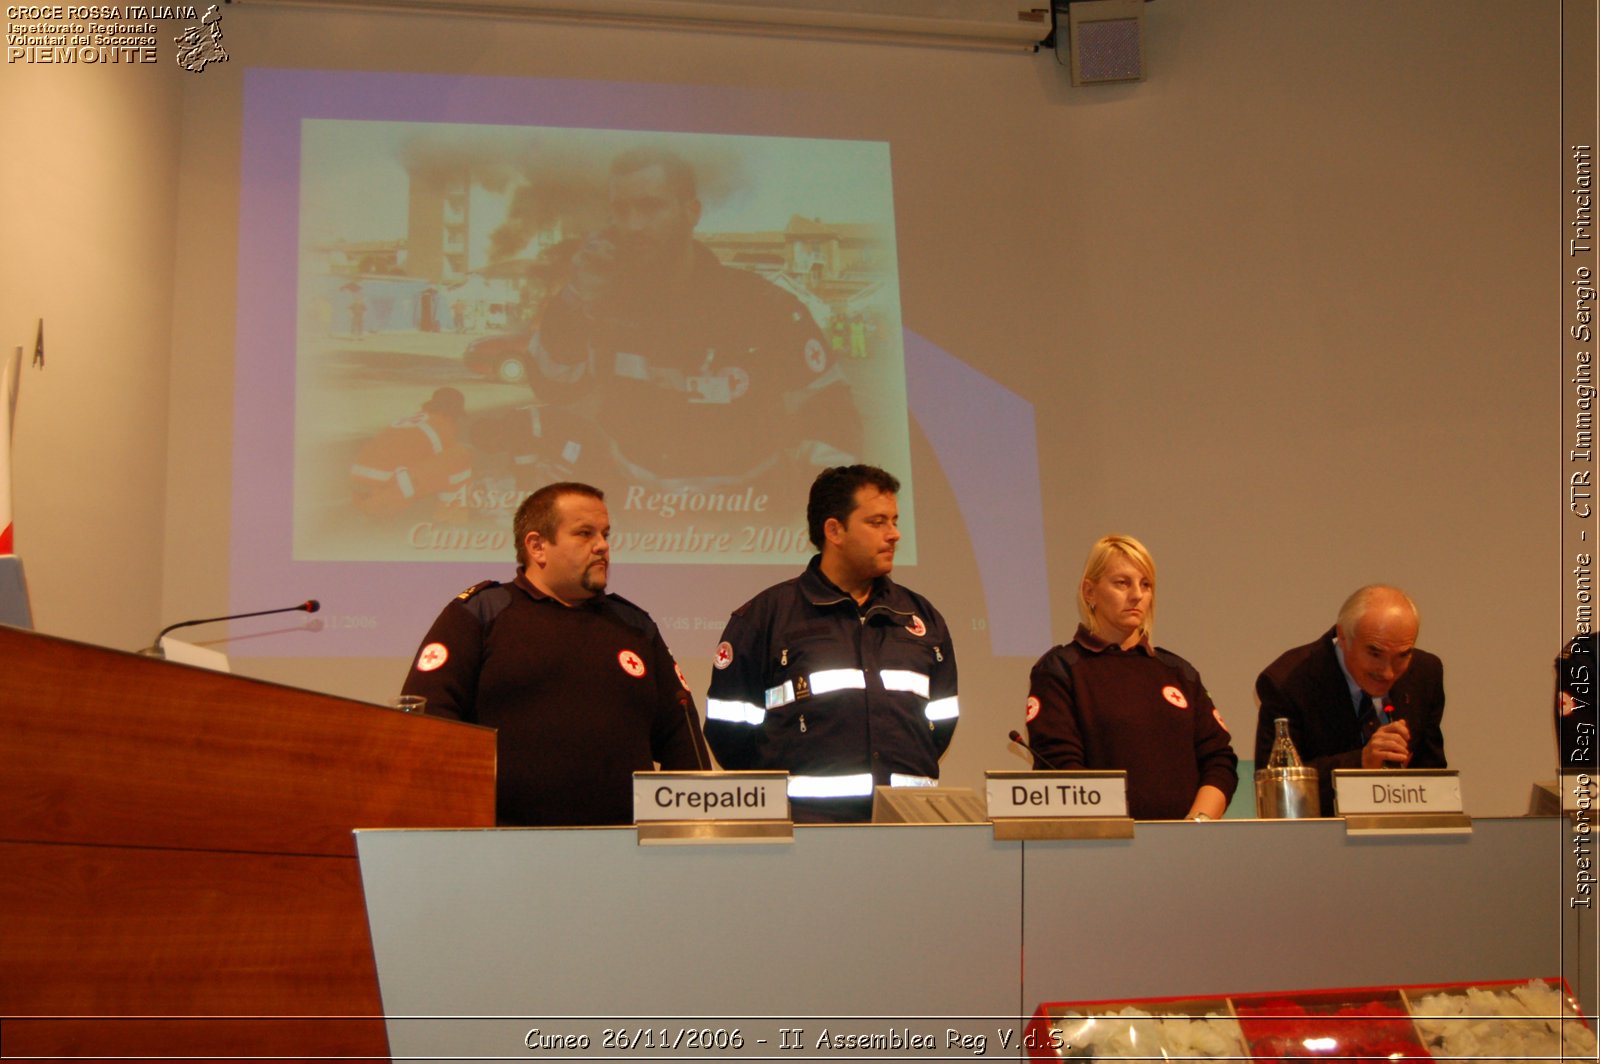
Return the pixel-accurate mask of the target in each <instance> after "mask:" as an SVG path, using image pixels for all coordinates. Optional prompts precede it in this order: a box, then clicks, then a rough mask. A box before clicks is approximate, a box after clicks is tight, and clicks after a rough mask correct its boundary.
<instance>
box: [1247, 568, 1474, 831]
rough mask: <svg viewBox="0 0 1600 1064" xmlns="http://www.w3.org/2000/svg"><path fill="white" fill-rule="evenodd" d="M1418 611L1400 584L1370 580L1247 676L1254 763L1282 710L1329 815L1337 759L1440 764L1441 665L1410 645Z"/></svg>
mask: <svg viewBox="0 0 1600 1064" xmlns="http://www.w3.org/2000/svg"><path fill="white" fill-rule="evenodd" d="M1419 624H1420V618H1419V616H1418V614H1417V607H1416V604H1415V603H1413V602H1412V601H1411V599H1410V598H1409V597H1408V596H1407V595H1406V593H1405V592H1403V591H1401V590H1400V589H1399V588H1395V587H1387V586H1385V585H1382V584H1373V585H1371V586H1368V587H1364V588H1362V589H1361V590H1359V591H1357V592H1356V593H1355V594H1353V595H1351V596H1350V597H1349V598H1348V599H1346V600H1345V604H1344V606H1343V607H1342V608H1341V609H1340V610H1339V622H1338V624H1336V625H1335V626H1334V627H1333V628H1332V629H1331V630H1329V631H1328V632H1326V633H1325V634H1324V635H1323V636H1322V637H1321V638H1320V639H1318V640H1317V641H1316V642H1314V643H1308V644H1306V645H1305V646H1302V647H1295V648H1294V649H1293V650H1290V651H1287V652H1285V653H1284V654H1283V655H1282V656H1281V657H1279V658H1278V660H1277V661H1274V662H1273V663H1272V664H1271V665H1268V666H1267V668H1266V670H1265V671H1264V672H1262V674H1261V675H1260V676H1259V677H1257V678H1256V696H1257V697H1258V698H1259V699H1260V700H1261V712H1260V715H1259V717H1258V718H1257V720H1256V764H1257V765H1258V766H1261V765H1265V764H1266V763H1267V756H1268V754H1269V753H1271V751H1272V739H1273V730H1274V729H1273V721H1274V720H1276V719H1277V718H1278V717H1285V718H1287V719H1288V721H1289V734H1290V735H1291V736H1292V737H1293V739H1294V744H1295V747H1296V748H1297V749H1298V750H1299V751H1300V758H1301V760H1302V761H1304V762H1305V763H1306V764H1307V765H1309V766H1310V767H1312V768H1315V769H1316V770H1317V775H1318V782H1319V785H1320V787H1321V790H1322V812H1323V814H1324V815H1328V816H1331V815H1332V814H1333V770H1334V769H1336V768H1383V767H1384V766H1386V765H1387V766H1395V765H1399V766H1403V767H1406V768H1444V767H1446V764H1445V758H1444V733H1443V731H1441V729H1440V720H1441V719H1442V718H1443V716H1444V666H1443V665H1442V664H1441V663H1440V661H1439V659H1438V658H1436V657H1434V656H1433V655H1432V654H1429V653H1428V652H1427V651H1425V650H1418V649H1417V648H1416V642H1417V629H1418V627H1419Z"/></svg>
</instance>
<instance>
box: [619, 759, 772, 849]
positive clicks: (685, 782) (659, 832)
mask: <svg viewBox="0 0 1600 1064" xmlns="http://www.w3.org/2000/svg"><path fill="white" fill-rule="evenodd" d="M633 819H634V822H635V823H636V824H637V826H638V831H639V842H640V843H641V844H642V843H668V842H792V841H794V824H793V822H792V821H791V820H790V819H789V774H788V773H787V772H635V773H634V774H633Z"/></svg>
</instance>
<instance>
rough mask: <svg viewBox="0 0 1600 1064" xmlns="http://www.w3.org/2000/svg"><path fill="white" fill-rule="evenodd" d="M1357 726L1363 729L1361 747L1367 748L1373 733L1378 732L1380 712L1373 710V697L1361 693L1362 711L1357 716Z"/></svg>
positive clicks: (1363, 692)
mask: <svg viewBox="0 0 1600 1064" xmlns="http://www.w3.org/2000/svg"><path fill="white" fill-rule="evenodd" d="M1356 724H1357V725H1359V726H1360V728H1361V745H1363V746H1365V745H1366V744H1367V743H1368V742H1369V741H1370V740H1371V739H1372V733H1373V732H1375V731H1377V730H1378V712H1377V710H1376V709H1374V708H1373V705H1372V696H1371V695H1369V694H1367V693H1366V692H1365V691H1362V692H1361V710H1360V712H1359V713H1357V714H1356Z"/></svg>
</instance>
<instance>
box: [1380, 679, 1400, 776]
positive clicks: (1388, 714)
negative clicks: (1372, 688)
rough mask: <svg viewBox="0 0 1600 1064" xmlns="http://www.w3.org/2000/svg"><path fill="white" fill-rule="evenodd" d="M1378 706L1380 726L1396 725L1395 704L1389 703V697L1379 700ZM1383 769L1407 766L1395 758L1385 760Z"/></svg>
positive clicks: (1385, 696)
mask: <svg viewBox="0 0 1600 1064" xmlns="http://www.w3.org/2000/svg"><path fill="white" fill-rule="evenodd" d="M1376 704H1377V707H1378V723H1379V724H1380V725H1384V724H1393V723H1394V703H1393V702H1391V701H1389V696H1388V695H1384V696H1383V697H1382V698H1379V699H1378V700H1377V703H1376ZM1383 767H1384V768H1405V767H1406V766H1405V762H1403V761H1396V760H1394V759H1393V758H1384V761H1383Z"/></svg>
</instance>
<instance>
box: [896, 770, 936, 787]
mask: <svg viewBox="0 0 1600 1064" xmlns="http://www.w3.org/2000/svg"><path fill="white" fill-rule="evenodd" d="M889 786H891V787H937V786H939V781H938V780H936V779H934V778H933V777H931V776H908V775H906V774H905V773H903V772H891V773H889Z"/></svg>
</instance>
